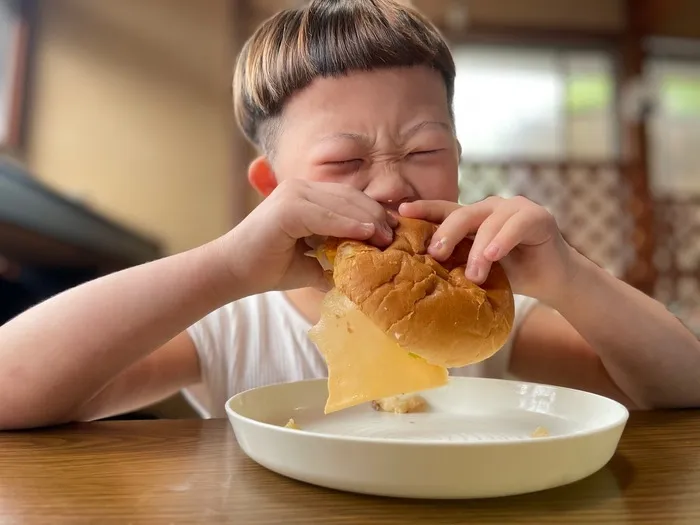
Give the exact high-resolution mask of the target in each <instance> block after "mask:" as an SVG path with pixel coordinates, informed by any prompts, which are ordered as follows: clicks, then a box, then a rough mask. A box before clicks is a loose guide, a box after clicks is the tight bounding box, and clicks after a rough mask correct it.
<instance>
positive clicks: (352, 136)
mask: <svg viewBox="0 0 700 525" xmlns="http://www.w3.org/2000/svg"><path fill="white" fill-rule="evenodd" d="M427 127H439V128H441V129H442V130H444V131H448V132H450V133H451V132H452V126H450V125H449V124H447V123H445V122H440V121H438V120H425V121H423V122H419V123H418V124H416V125H415V126H412V127H410V128H409V129H407V130H406V131H404V132H403V133H401V137H402V138H403V139H404V140H405V139H408V138H410V137H412V136H413V135H415V134H416V133H418V132H419V131H420V130H422V129H423V128H427ZM335 139H346V140H353V141H355V142H359V143H362V144H370V143H371V142H372V141H371V140H370V138H369V137H368V136H367V135H363V134H361V133H347V132H344V133H333V134H332V135H328V136H326V137H323V138H322V139H321V142H326V141H329V140H335Z"/></svg>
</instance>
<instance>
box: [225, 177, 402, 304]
mask: <svg viewBox="0 0 700 525" xmlns="http://www.w3.org/2000/svg"><path fill="white" fill-rule="evenodd" d="M396 225H397V221H396V218H395V217H393V216H392V215H391V214H390V213H388V212H387V210H385V209H384V207H383V206H382V205H381V204H379V203H377V202H376V201H374V200H373V199H371V198H370V197H368V196H367V195H365V194H364V193H362V192H361V191H359V190H357V189H355V188H353V187H351V186H348V185H345V184H337V183H330V182H311V181H303V180H289V181H285V182H282V183H281V184H280V185H279V186H278V187H277V188H276V189H275V190H274V191H273V192H272V193H271V194H270V195H269V196H268V197H267V198H266V199H265V200H264V201H263V202H262V203H261V204H260V205H259V206H258V207H257V208H256V209H255V210H254V211H253V212H252V213H251V214H250V215H248V217H246V218H245V219H244V220H243V221H242V222H241V223H240V224H239V225H238V226H236V227H235V228H234V229H233V230H232V231H231V232H229V233H228V234H227V235H225V236H224V237H222V238H221V239H220V240H221V243H222V247H223V248H224V251H223V254H224V257H225V258H226V259H227V266H228V268H229V269H230V271H231V273H232V275H233V276H234V278H235V279H237V280H238V281H239V282H240V283H241V284H243V286H244V288H245V289H246V291H247V292H248V293H249V294H255V293H262V292H265V291H268V290H287V289H294V288H302V287H306V286H313V287H319V288H326V287H327V282H326V280H325V278H324V276H323V271H322V268H321V266H320V264H319V263H318V261H317V260H316V259H314V258H311V257H309V256H308V255H304V254H305V252H308V250H309V247H308V245H307V244H306V242H305V239H307V238H309V237H313V236H328V237H348V238H353V239H357V240H368V241H369V242H371V243H373V244H375V245H377V246H386V245H388V244H389V243H390V242H391V240H392V238H393V230H392V228H393V227H395V226H396Z"/></svg>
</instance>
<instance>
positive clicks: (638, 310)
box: [550, 254, 700, 408]
mask: <svg viewBox="0 0 700 525" xmlns="http://www.w3.org/2000/svg"><path fill="white" fill-rule="evenodd" d="M576 265H577V268H578V271H577V273H576V277H575V279H574V281H573V283H572V285H571V286H570V287H569V289H568V290H564V291H562V292H561V293H560V294H558V296H557V298H556V299H555V300H553V301H551V304H550V306H553V307H554V308H555V309H557V310H558V311H559V312H560V313H561V314H562V315H563V316H564V317H565V318H566V319H567V320H568V321H569V323H571V325H572V326H573V327H574V328H576V330H577V331H578V332H579V333H580V334H581V335H582V336H583V337H584V338H585V339H586V340H587V341H588V343H589V344H590V345H591V346H592V347H593V348H594V350H595V351H596V352H597V353H598V355H599V356H600V359H601V361H602V362H603V364H604V366H605V368H606V370H607V372H608V373H609V375H610V377H611V378H612V379H613V381H615V383H616V384H617V385H618V387H620V389H621V390H623V391H624V392H625V394H626V395H627V396H629V397H630V398H631V399H632V400H634V401H635V403H636V404H637V405H639V406H640V407H642V408H665V407H697V406H700V382H699V381H698V379H697V374H698V371H699V370H700V341H698V339H697V337H695V336H694V335H693V334H691V333H690V331H689V330H687V329H686V328H685V327H684V326H683V325H682V323H681V322H680V321H678V319H676V318H675V317H674V316H673V315H671V314H670V313H669V312H668V311H667V309H666V308H665V307H664V306H663V305H662V304H660V303H659V302H657V301H655V300H653V299H652V298H650V297H648V296H647V295H645V294H643V293H642V292H640V291H638V290H636V289H634V288H633V287H631V286H629V285H627V284H625V283H623V282H622V281H620V280H618V279H616V278H615V277H613V276H611V275H609V274H608V273H607V272H605V271H604V270H602V269H600V268H599V267H597V266H596V265H594V264H593V263H591V262H590V261H588V260H587V259H585V258H584V257H583V256H580V255H578V254H577V255H576Z"/></svg>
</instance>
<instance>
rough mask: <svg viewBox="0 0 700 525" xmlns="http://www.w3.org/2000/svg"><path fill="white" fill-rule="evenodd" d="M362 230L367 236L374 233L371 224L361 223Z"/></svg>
mask: <svg viewBox="0 0 700 525" xmlns="http://www.w3.org/2000/svg"><path fill="white" fill-rule="evenodd" d="M362 230H363V231H364V232H365V233H368V234H370V233H373V232H374V224H372V223H371V222H363V223H362Z"/></svg>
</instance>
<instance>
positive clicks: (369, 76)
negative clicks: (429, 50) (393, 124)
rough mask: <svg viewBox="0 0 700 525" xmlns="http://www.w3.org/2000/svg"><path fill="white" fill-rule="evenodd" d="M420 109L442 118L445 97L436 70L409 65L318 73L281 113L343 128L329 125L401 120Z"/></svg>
mask: <svg viewBox="0 0 700 525" xmlns="http://www.w3.org/2000/svg"><path fill="white" fill-rule="evenodd" d="M421 112H422V113H425V115H424V116H423V119H422V120H428V121H441V120H443V119H444V117H445V116H449V102H448V99H447V94H446V91H445V87H444V83H443V81H442V79H441V77H440V75H439V74H438V73H436V72H435V71H433V70H431V69H428V68H422V67H413V68H391V69H388V68H387V69H379V70H373V71H367V72H365V71H363V72H353V73H349V74H347V75H343V76H340V77H322V78H318V79H316V80H314V82H312V83H311V84H309V85H308V86H307V87H305V88H304V89H302V90H300V91H299V92H298V93H295V94H294V96H292V97H290V99H289V100H288V101H287V103H286V104H285V107H284V110H283V117H284V119H285V120H288V119H291V120H294V121H299V122H303V123H306V124H309V125H311V124H314V125H319V126H321V127H323V128H325V129H326V132H327V133H328V132H336V133H343V132H347V131H348V130H347V129H334V128H336V126H340V128H344V127H347V126H348V125H352V124H354V123H365V122H367V121H370V122H371V121H382V120H387V119H392V120H395V121H403V122H405V121H407V120H415V118H416V113H421ZM327 133H326V134H327Z"/></svg>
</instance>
